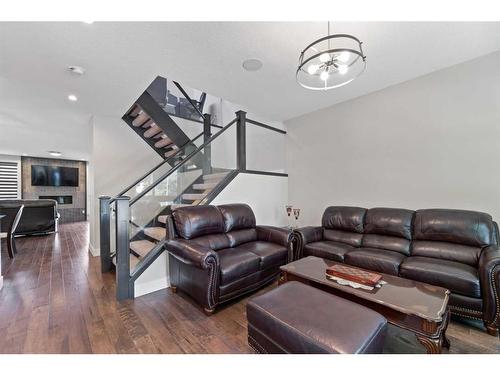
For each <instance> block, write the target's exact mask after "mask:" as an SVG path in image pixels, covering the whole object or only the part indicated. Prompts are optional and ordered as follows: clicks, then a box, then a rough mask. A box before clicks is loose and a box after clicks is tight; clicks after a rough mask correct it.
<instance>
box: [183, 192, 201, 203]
mask: <svg viewBox="0 0 500 375" xmlns="http://www.w3.org/2000/svg"><path fill="white" fill-rule="evenodd" d="M206 196H207V194H206V193H200V194H182V199H185V200H188V201H195V200H198V199H203V198H205V197H206Z"/></svg>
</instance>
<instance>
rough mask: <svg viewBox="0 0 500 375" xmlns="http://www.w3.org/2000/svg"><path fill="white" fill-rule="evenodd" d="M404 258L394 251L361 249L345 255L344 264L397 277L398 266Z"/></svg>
mask: <svg viewBox="0 0 500 375" xmlns="http://www.w3.org/2000/svg"><path fill="white" fill-rule="evenodd" d="M405 258H406V257H405V256H404V255H403V254H401V253H398V252H396V251H390V250H382V249H374V248H367V247H361V248H359V249H355V250H353V251H349V252H348V253H347V254H345V256H344V262H345V263H347V264H350V265H352V266H356V267H360V268H365V269H367V270H372V271H376V272H382V273H387V274H389V275H396V276H397V275H398V273H399V266H400V264H401V263H402V262H403V260H405Z"/></svg>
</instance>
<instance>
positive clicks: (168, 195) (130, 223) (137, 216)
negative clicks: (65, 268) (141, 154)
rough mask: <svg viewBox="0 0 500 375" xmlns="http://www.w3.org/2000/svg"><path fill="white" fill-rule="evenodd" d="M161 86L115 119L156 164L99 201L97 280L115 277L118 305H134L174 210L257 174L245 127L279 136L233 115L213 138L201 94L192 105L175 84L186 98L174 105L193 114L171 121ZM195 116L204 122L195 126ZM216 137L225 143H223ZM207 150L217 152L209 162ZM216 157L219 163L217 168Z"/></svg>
mask: <svg viewBox="0 0 500 375" xmlns="http://www.w3.org/2000/svg"><path fill="white" fill-rule="evenodd" d="M164 82H166V81H164V79H162V78H161V77H158V78H157V79H156V80H155V81H154V82H153V83H152V84H151V85H150V86H149V87H148V89H147V90H146V91H145V92H144V93H143V94H142V95H141V96H140V97H139V98H138V99H137V101H136V102H135V103H134V104H133V105H132V106H131V107H130V109H129V110H128V111H127V112H126V113H125V114H124V115H123V117H122V119H123V120H124V121H125V122H126V123H127V125H128V126H129V127H130V129H132V130H133V131H134V132H135V133H136V134H137V135H138V136H139V137H141V138H142V139H143V140H144V142H145V143H147V144H148V145H149V147H150V148H151V149H153V150H154V151H155V152H156V153H158V154H159V155H160V156H161V157H162V159H163V161H162V162H161V163H160V164H158V165H157V166H156V167H154V168H153V169H151V170H150V171H148V172H147V173H146V174H145V175H144V176H142V177H141V178H139V179H138V180H136V181H135V182H134V183H132V184H131V185H129V186H127V187H126V188H125V189H123V190H122V191H121V192H120V193H119V194H118V195H117V196H116V197H115V198H111V197H100V198H99V200H100V244H101V245H100V250H101V269H102V271H103V272H108V271H112V270H115V273H116V280H117V283H116V284H117V288H116V293H117V299H118V300H121V299H127V298H133V297H134V283H135V281H136V280H137V278H138V277H139V276H140V275H141V274H142V273H143V272H144V271H145V270H146V269H147V268H148V267H149V266H150V265H151V264H152V263H153V262H154V261H155V260H156V259H157V258H158V257H159V256H160V255H161V254H162V253H163V251H164V250H165V249H164V244H165V241H166V235H167V228H166V222H167V217H168V215H170V214H171V213H172V212H173V211H174V210H175V209H177V208H179V207H184V206H196V205H203V204H209V203H210V202H211V201H212V200H213V199H214V198H215V197H216V196H217V195H218V194H219V193H220V192H221V191H222V190H223V189H224V188H225V187H226V186H227V185H228V184H229V183H230V182H231V181H232V180H233V179H234V178H235V177H236V176H237V175H238V173H240V172H247V173H260V172H259V171H247V169H246V147H245V126H246V124H247V122H248V123H250V124H254V125H257V126H261V127H264V128H268V129H272V130H274V131H278V132H283V131H282V130H279V129H275V128H272V127H270V126H268V125H265V124H261V123H258V122H256V121H252V120H247V119H246V113H245V112H242V111H238V112H237V113H236V118H235V119H233V120H232V121H231V122H229V123H228V124H227V125H226V126H224V127H220V126H216V127H218V128H220V130H218V131H217V132H216V133H215V134H212V133H211V129H212V128H213V127H214V125H213V124H211V117H210V115H208V114H205V115H203V114H201V113H200V108H201V107H202V104H201V105H200V103H203V102H204V101H205V99H206V94H204V93H203V98H202V101H201V100H200V101H198V102H196V101H193V100H191V98H189V96H188V95H187V94H186V93H185V91H184V90H183V89H182V87H181V86H180V85H179V84H178V83H175V82H174V83H175V85H176V86H177V87H178V88H179V89H180V91H181V92H182V93H183V94H184V96H185V98H181V99H180V100H179V103H181V104H182V105H186V103H188V105H191V106H192V108H187V109H186V108H183V109H182V108H181V109H182V110H179V111H178V113H177V112H176V115H172V114H171V113H169V112H168V111H167V106H168V105H169V104H168V100H167V98H165V95H168V96H171V94H170V93H169V92H168V91H167V90H166V89H164V88H163V84H164ZM182 114H186V116H187V117H184V119H185V120H190V121H194V122H196V123H198V124H197V125H198V126H199V125H200V124H202V125H203V132H202V133H200V134H198V136H196V137H194V138H193V139H190V138H189V137H188V136H187V135H186V134H185V133H184V132H183V130H182V129H181V128H180V127H179V126H178V125H177V124H176V122H175V121H174V119H173V118H172V117H171V115H172V116H173V117H182ZM198 115H201V118H202V119H203V121H201V122H200V121H197V120H196V117H197V116H198ZM193 118H195V120H193ZM232 127H235V128H236V132H235V133H236V139H235V140H234V141H232V140H230V143H229V144H228V139H227V135H228V134H229V133H228V132H226V131H227V130H228V129H230V128H232ZM283 133H284V132H283ZM223 134H225V135H226V137H222V135H223ZM234 145H236V155H235V156H234V155H233V157H234V158H235V160H226V159H227V158H231V153H227V152H225V151H226V150H228V149H230V148H231V147H234ZM212 148H214V149H217V148H218V149H219V150H222V151H223V152H222V153H221V152H219V153H217V154H216V155H217V156H218V157H215V158H214V157H212ZM221 155H225V159H224V160H221ZM214 164H215V165H219V167H216V166H214ZM221 165H223V167H221ZM262 173H264V174H269V172H262ZM112 219H114V220H112ZM113 232H114V236H116V237H115V238H116V244H115V246H114V247H115V248H114V249H112V247H113V245H112V244H111V233H113Z"/></svg>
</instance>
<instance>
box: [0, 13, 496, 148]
mask: <svg viewBox="0 0 500 375" xmlns="http://www.w3.org/2000/svg"><path fill="white" fill-rule="evenodd" d="M333 31H334V32H340V33H349V34H353V35H355V36H357V37H358V38H359V39H361V40H362V41H363V42H364V44H363V47H364V52H365V54H366V56H367V70H366V71H365V73H364V74H363V75H362V76H360V77H359V78H358V79H357V80H355V81H354V82H353V83H351V84H349V85H347V86H344V87H341V88H339V89H335V90H331V91H327V92H314V91H309V90H305V89H303V88H301V87H300V86H299V85H297V83H296V82H295V69H296V65H297V61H298V56H299V53H300V52H301V50H302V48H304V47H305V46H306V45H307V44H308V43H309V42H311V41H313V40H314V39H316V38H318V37H321V36H323V35H324V34H325V33H326V22H325V23H317V22H304V23H294V22H284V23H283V22H271V23H268V22H238V23H220V22H211V23H210V22H208V23H207V22H161V23H160V22H157V23H131V22H109V23H106V22H96V23H93V24H85V23H80V22H74V23H69V22H60V23H50V22H45V23H6V22H3V23H0V111H1V112H4V117H5V112H8V113H9V115H10V116H15V117H19V118H22V117H24V118H25V119H26V120H25V122H26V121H27V119H31V120H30V121H32V119H33V118H35V117H37V124H38V125H37V126H41V127H44V126H45V125H44V124H45V123H46V124H48V123H53V122H61V121H71V119H73V120H75V121H76V122H75V123H85V124H88V120H89V118H90V115H91V114H94V115H107V116H113V117H120V116H121V115H122V114H123V112H124V111H125V110H126V109H127V108H128V107H129V105H130V104H131V103H132V102H133V100H135V99H136V98H137V97H138V95H139V94H140V93H141V92H142V91H143V90H144V89H145V87H146V86H147V85H148V84H149V83H150V82H151V81H152V79H153V78H154V77H155V76H156V75H162V76H165V77H169V78H173V79H175V80H178V81H180V82H182V83H185V84H186V85H189V86H192V87H195V88H199V89H202V90H205V91H208V92H210V93H212V94H214V95H217V96H220V97H223V98H225V99H227V100H230V101H232V102H234V103H240V104H242V105H243V106H245V107H247V108H250V109H251V110H252V111H254V112H256V113H258V114H260V115H262V116H264V117H267V118H269V119H270V120H286V119H290V118H293V117H296V116H300V115H302V114H305V113H308V112H311V111H314V110H317V109H320V108H323V107H327V106H330V105H332V104H335V103H339V102H341V101H345V100H348V99H351V98H354V97H357V96H361V95H365V94H367V93H370V92H373V91H376V90H380V89H382V88H384V87H387V86H390V85H394V84H396V83H400V82H403V81H406V80H410V79H412V78H415V77H418V76H421V75H424V74H427V73H430V72H432V71H435V70H439V69H442V68H444V67H447V66H451V65H455V64H458V63H460V62H463V61H466V60H470V59H473V58H476V57H479V56H482V55H485V54H488V53H491V52H494V51H497V50H500V23H453V22H451V23H450V22H448V23H447V22H444V23H441V22H437V23H429V22H422V23H416V22H406V23H405V22H398V23H391V22H382V23H380V22H358V23H333ZM247 58H258V59H260V60H262V62H263V64H264V66H263V68H262V70H260V71H258V72H247V71H245V70H243V69H242V67H241V63H242V61H243V60H245V59H247ZM69 65H81V66H83V67H85V69H86V70H87V73H86V74H85V76H83V77H74V76H72V75H71V74H69V73H68V72H67V71H66V67H67V66H69ZM69 93H76V94H77V95H78V97H79V101H78V102H77V103H70V102H68V101H67V99H66V97H67V95H68V94H69ZM28 112H30V113H28ZM49 114H50V117H49ZM68 126H69V125H68ZM0 146H1V145H0Z"/></svg>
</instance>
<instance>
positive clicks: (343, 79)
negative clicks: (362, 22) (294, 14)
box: [296, 22, 366, 90]
mask: <svg viewBox="0 0 500 375" xmlns="http://www.w3.org/2000/svg"><path fill="white" fill-rule="evenodd" d="M362 44H363V43H362V42H361V41H360V40H359V39H358V38H356V37H354V36H352V35H348V34H333V35H330V22H328V35H327V36H325V37H323V38H320V39H318V40H316V41H314V42H312V43H311V44H309V45H308V46H307V47H306V48H305V49H304V50H303V51H302V52H301V53H300V57H299V67H298V68H297V74H296V79H297V82H298V83H299V85H301V86H302V87H305V88H306V89H310V90H330V89H334V88H336V87H340V86H344V85H347V84H348V83H349V82H352V81H353V80H354V79H355V78H356V77H358V76H359V75H360V74H361V73H363V71H364V70H365V67H366V56H364V55H363V49H362V48H361V45H362Z"/></svg>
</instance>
